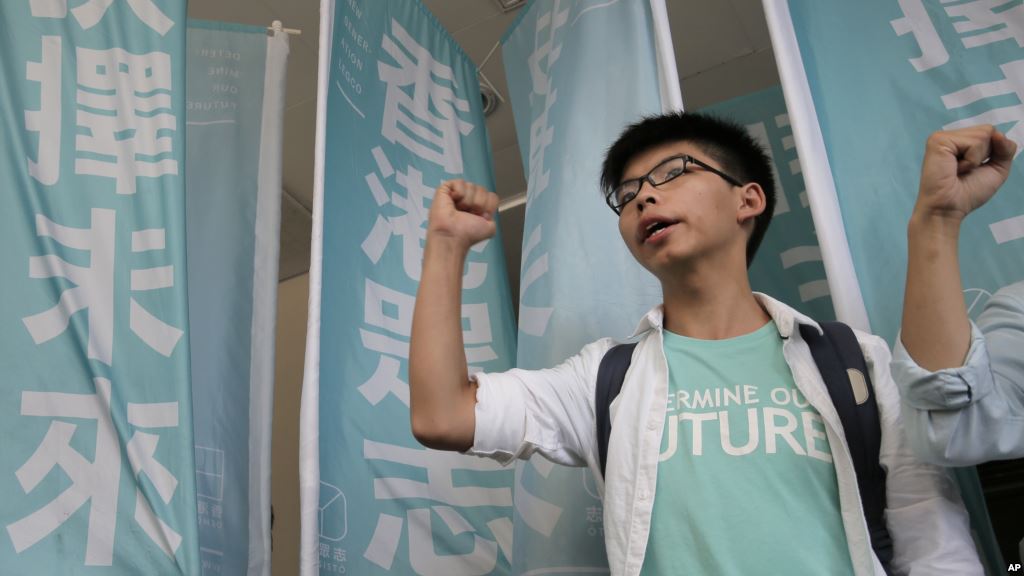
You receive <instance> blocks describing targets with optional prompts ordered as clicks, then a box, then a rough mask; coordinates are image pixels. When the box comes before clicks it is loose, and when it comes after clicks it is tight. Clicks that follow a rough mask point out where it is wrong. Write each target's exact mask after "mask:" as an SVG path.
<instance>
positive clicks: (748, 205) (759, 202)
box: [736, 182, 768, 225]
mask: <svg viewBox="0 0 1024 576" xmlns="http://www.w3.org/2000/svg"><path fill="white" fill-rule="evenodd" d="M767 206H768V198H767V197H766V196H765V195H764V190H763V189H762V188H761V185H760V184H758V183H757V182H748V183H746V184H744V185H743V189H742V190H740V195H739V206H738V209H737V210H736V221H737V222H739V223H740V225H743V224H746V223H747V221H749V220H753V219H754V218H756V217H757V216H759V215H760V214H761V213H762V212H764V211H765V208H766V207H767Z"/></svg>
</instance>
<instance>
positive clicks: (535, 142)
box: [526, 0, 569, 203]
mask: <svg viewBox="0 0 1024 576" xmlns="http://www.w3.org/2000/svg"><path fill="white" fill-rule="evenodd" d="M560 6H561V2H560V1H559V0H556V1H555V3H554V6H552V8H551V11H550V12H548V13H545V14H542V15H541V16H540V17H539V18H538V19H537V30H536V33H535V34H534V50H533V52H532V53H531V54H530V56H529V57H528V58H527V65H528V66H529V69H530V81H531V88H532V92H533V94H534V95H537V96H540V97H541V98H542V99H543V106H542V111H541V113H540V114H538V115H537V116H536V117H535V118H533V120H532V121H531V122H530V153H529V156H530V157H529V158H528V165H529V167H530V169H529V174H528V175H527V179H526V180H527V182H526V193H527V196H528V202H529V203H533V201H534V200H536V199H537V198H538V197H540V195H541V193H543V192H544V191H545V190H547V188H548V182H549V175H550V173H549V172H548V171H547V170H546V169H545V167H544V164H545V154H546V153H547V149H548V146H550V145H551V143H552V141H554V137H555V129H554V127H553V126H550V125H549V124H548V115H549V113H550V112H551V108H552V107H553V106H554V105H555V101H556V100H557V99H558V91H557V90H554V89H552V88H551V82H550V80H551V79H550V74H551V69H552V67H553V66H554V64H555V61H557V60H558V57H559V55H560V54H561V53H562V44H561V41H556V36H557V35H558V34H557V33H558V30H559V29H560V28H562V27H563V26H565V23H566V21H567V20H568V19H569V9H568V8H565V9H564V10H561V11H559V7H560Z"/></svg>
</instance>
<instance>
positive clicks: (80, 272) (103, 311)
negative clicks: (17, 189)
mask: <svg viewBox="0 0 1024 576" xmlns="http://www.w3.org/2000/svg"><path fill="white" fill-rule="evenodd" d="M91 216H92V223H91V225H90V227H89V228H71V227H68V226H62V225H60V224H57V223H55V222H54V221H52V220H50V219H49V218H47V217H46V216H44V215H42V214H36V235H38V236H40V237H42V238H53V239H54V240H56V241H57V243H58V244H61V245H63V246H66V247H68V248H73V249H76V250H85V251H87V252H89V262H90V265H89V266H88V267H85V266H78V265H75V264H71V263H69V262H67V261H66V260H64V259H63V258H61V257H59V256H57V255H55V254H49V255H46V256H32V257H30V258H29V277H30V278H67V279H68V280H69V281H70V282H71V283H72V284H74V287H72V288H67V289H65V290H64V291H63V292H62V293H61V295H60V300H59V301H58V302H57V304H55V305H54V306H53V307H52V308H49V309H48V310H45V311H43V312H40V313H38V314H34V315H32V316H27V317H25V318H23V319H22V322H23V323H24V324H25V327H26V328H27V329H28V331H29V334H30V335H31V336H32V340H33V341H34V342H35V343H36V344H42V343H43V342H47V341H49V340H52V339H53V338H56V337H57V336H59V335H61V334H63V333H64V332H65V331H66V330H67V329H68V325H69V324H70V322H71V316H73V315H74V314H76V313H77V312H79V311H81V310H87V311H88V322H89V343H88V348H87V353H88V356H89V358H92V359H94V360H98V361H100V362H103V363H104V364H106V365H108V366H110V365H112V362H113V341H114V262H115V260H114V256H115V249H114V230H115V216H114V211H113V210H107V209H104V208H93V209H92V210H91ZM163 249H164V230H163V229H162V228H157V229H151V230H141V231H138V232H133V233H132V251H133V252H145V251H149V250H163ZM172 286H174V268H173V266H161V267H157V268H146V269H135V270H132V271H131V290H132V291H133V292H144V291H149V290H156V289H160V288H170V287H172ZM128 320H129V327H130V328H131V331H132V332H134V333H135V334H136V335H138V336H139V338H140V339H141V340H142V341H143V342H145V343H146V344H147V345H148V346H149V347H151V348H153V349H154V350H156V351H157V352H159V353H160V354H163V355H164V356H170V355H171V353H172V352H173V351H174V348H175V346H177V343H178V341H179V340H180V339H181V336H182V334H183V332H182V331H181V330H180V329H178V328H175V327H173V326H170V325H168V324H166V323H165V322H163V321H162V320H160V319H158V318H156V317H155V316H153V315H152V314H150V313H149V312H148V311H147V310H146V309H145V308H144V307H143V306H142V305H141V304H139V302H138V301H137V300H136V299H135V298H131V299H130V309H129V314H128Z"/></svg>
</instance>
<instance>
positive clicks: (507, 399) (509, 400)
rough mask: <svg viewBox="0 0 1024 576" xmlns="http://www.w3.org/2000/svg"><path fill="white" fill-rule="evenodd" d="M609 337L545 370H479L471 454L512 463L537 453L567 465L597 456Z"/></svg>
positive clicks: (610, 344) (578, 463)
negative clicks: (597, 393)
mask: <svg viewBox="0 0 1024 576" xmlns="http://www.w3.org/2000/svg"><path fill="white" fill-rule="evenodd" d="M613 344H614V343H613V342H612V341H611V340H609V339H603V340H599V341H597V342H594V343H592V344H588V345H587V346H586V347H584V348H583V350H581V351H580V353H579V354H577V355H575V356H573V357H571V358H569V359H568V360H566V361H565V362H563V363H561V364H559V365H558V366H556V367H554V368H550V369H546V370H519V369H516V370H509V371H508V372H502V373H496V374H485V373H481V374H475V375H473V376H472V378H473V379H474V380H475V381H476V383H477V392H476V402H477V403H476V428H475V434H474V438H473V446H472V447H471V448H470V449H469V450H467V451H466V454H471V455H475V456H484V457H487V458H492V459H494V460H496V461H498V462H499V463H501V464H509V463H511V462H512V461H514V460H515V459H517V458H523V459H525V458H529V457H530V456H531V455H532V454H533V453H534V452H538V453H540V454H541V455H542V456H544V457H545V458H547V459H548V460H551V461H552V462H556V463H558V464H564V465H566V466H588V465H590V464H591V462H592V461H593V460H594V458H595V454H596V448H595V445H596V424H595V420H594V385H595V381H596V379H597V368H598V366H599V365H600V362H601V358H603V357H604V353H605V352H606V351H607V350H608V348H609V347H611V346H612V345H613Z"/></svg>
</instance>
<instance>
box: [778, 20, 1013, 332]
mask: <svg viewBox="0 0 1024 576" xmlns="http://www.w3.org/2000/svg"><path fill="white" fill-rule="evenodd" d="M998 4H1000V3H998V2H995V3H993V2H959V3H956V4H951V3H949V2H945V3H943V4H942V5H939V4H937V3H932V2H927V3H926V2H924V1H923V0H900V1H899V2H885V1H881V0H873V1H871V2H857V3H840V2H837V3H830V4H829V8H828V9H827V10H823V9H821V5H820V3H819V2H814V1H813V0H791V1H790V2H789V6H790V11H791V14H792V21H793V27H794V29H795V30H796V33H797V39H798V41H799V45H800V54H801V56H802V60H803V67H804V70H805V71H806V74H807V80H808V83H809V85H810V87H811V94H812V96H813V99H814V106H815V109H816V111H817V117H818V123H819V125H820V126H821V132H822V136H823V138H824V142H825V147H826V150H827V153H828V160H829V163H830V165H831V167H832V175H833V178H834V180H835V186H836V194H837V196H838V199H839V205H840V208H841V210H842V215H843V223H844V225H845V228H846V234H847V238H848V241H849V244H850V252H851V254H852V256H853V261H854V266H855V268H856V272H857V278H858V279H859V283H860V287H861V292H862V294H863V296H864V303H865V305H866V307H867V310H868V316H869V318H870V320H871V328H872V331H874V332H875V333H876V334H878V335H880V336H882V337H884V338H885V339H886V340H888V341H889V342H890V343H892V342H893V341H894V338H895V336H896V331H897V330H898V329H899V322H900V317H901V313H902V306H903V284H904V282H903V280H904V277H905V273H906V257H907V249H906V248H907V246H906V244H907V243H906V227H907V220H908V219H909V217H910V212H911V210H912V208H913V205H914V201H915V199H916V197H917V183H918V176H919V173H920V167H921V159H922V158H923V156H924V143H925V140H926V139H927V137H928V135H929V134H930V133H931V132H934V131H935V130H941V129H943V128H956V127H960V126H967V125H971V124H981V123H990V124H995V125H996V126H997V127H998V128H1000V129H1001V130H1003V131H1005V132H1006V133H1007V134H1008V135H1009V136H1010V138H1011V139H1013V140H1015V141H1016V142H1017V143H1018V145H1021V144H1024V125H1021V124H1019V122H1020V120H1022V119H1024V105H1022V104H1021V98H1024V76H1022V74H1024V47H1022V45H1024V26H1022V25H1021V21H1020V19H1019V18H1015V17H1013V14H1014V13H1016V12H1019V11H1020V10H1019V8H1012V9H1006V10H1004V8H1008V7H1009V6H1008V3H1002V4H1003V6H1001V7H999V6H997V5H998ZM1018 149H1020V148H1018ZM1022 185H1024V164H1022V163H1021V162H1017V163H1016V164H1015V165H1014V168H1013V173H1012V175H1011V176H1010V179H1009V180H1008V181H1007V183H1006V184H1005V185H1004V186H1003V189H1004V192H1003V193H1001V194H998V195H996V196H995V198H993V199H992V201H990V202H989V203H988V204H986V205H985V206H984V207H983V208H982V209H980V210H978V211H977V212H976V213H974V214H972V215H971V217H970V218H968V219H967V220H966V221H965V222H964V226H963V231H962V236H961V238H962V240H961V245H960V246H961V248H960V249H961V252H962V253H963V254H964V257H963V258H962V259H961V268H962V270H961V272H962V274H963V278H964V280H965V282H966V283H967V286H966V288H967V290H966V291H965V292H966V293H965V296H966V297H967V298H968V303H969V305H970V308H971V310H972V312H974V313H978V312H980V311H981V308H982V306H983V305H984V302H985V301H986V300H987V298H988V296H989V295H990V294H991V293H992V292H995V291H996V290H998V289H999V288H1000V287H1002V286H1005V285H1007V284H1011V283H1013V282H1016V281H1018V280H1021V279H1024V250H1022V248H1024V201H1022V200H1021V196H1020V195H1019V194H1015V193H1014V191H1015V190H1019V189H1020V187H1021V186H1022Z"/></svg>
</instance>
